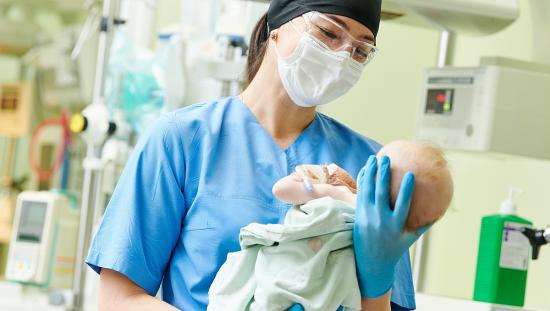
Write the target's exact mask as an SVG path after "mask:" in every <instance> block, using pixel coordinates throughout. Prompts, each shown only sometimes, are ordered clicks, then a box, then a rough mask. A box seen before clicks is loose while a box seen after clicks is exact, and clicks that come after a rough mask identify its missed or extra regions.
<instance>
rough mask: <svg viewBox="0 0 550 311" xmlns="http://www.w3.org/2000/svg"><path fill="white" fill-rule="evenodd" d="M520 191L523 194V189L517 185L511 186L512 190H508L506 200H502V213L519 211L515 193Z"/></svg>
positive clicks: (510, 213)
mask: <svg viewBox="0 0 550 311" xmlns="http://www.w3.org/2000/svg"><path fill="white" fill-rule="evenodd" d="M516 193H519V194H522V193H523V190H522V189H520V188H516V187H510V191H509V192H508V198H506V200H504V201H502V204H500V214H501V215H515V214H516V211H517V205H516V203H515V201H514V197H515V194H516Z"/></svg>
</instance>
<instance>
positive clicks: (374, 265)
mask: <svg viewBox="0 0 550 311" xmlns="http://www.w3.org/2000/svg"><path fill="white" fill-rule="evenodd" d="M377 162H378V161H377V159H376V157H375V156H371V157H370V158H369V159H368V161H367V164H366V165H365V167H363V169H362V170H361V172H360V173H359V176H358V177H357V188H358V192H357V204H356V211H355V224H354V228H353V247H354V249H355V265H356V267H357V279H358V281H359V288H360V290H361V296H362V297H368V298H378V297H381V296H383V295H384V294H386V293H387V292H388V291H389V290H390V289H391V287H392V285H393V282H394V278H395V267H396V265H397V263H398V261H399V259H400V258H401V256H402V255H403V254H404V253H405V251H407V250H408V249H409V247H410V246H411V245H412V244H413V243H414V242H415V241H416V240H417V239H418V238H419V237H420V236H421V235H422V234H423V233H424V232H426V230H428V229H429V226H426V227H423V228H421V229H420V230H418V231H417V232H414V233H409V232H405V231H404V230H403V228H404V226H405V222H406V221H407V217H408V215H409V208H410V205H411V200H412V195H413V192H414V181H415V177H414V175H413V174H412V173H411V172H408V173H407V174H406V175H405V176H404V177H403V181H402V183H401V188H400V191H399V195H398V196H397V200H396V203H395V208H394V209H393V210H392V208H391V206H390V193H391V191H390V187H391V186H390V159H389V158H388V157H386V156H384V157H382V159H381V160H380V167H378V163H377Z"/></svg>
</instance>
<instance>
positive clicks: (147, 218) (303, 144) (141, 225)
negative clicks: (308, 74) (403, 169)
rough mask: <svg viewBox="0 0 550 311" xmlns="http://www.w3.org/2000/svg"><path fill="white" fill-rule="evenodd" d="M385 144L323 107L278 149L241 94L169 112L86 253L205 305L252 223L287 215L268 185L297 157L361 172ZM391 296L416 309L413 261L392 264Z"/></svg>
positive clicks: (147, 285)
mask: <svg viewBox="0 0 550 311" xmlns="http://www.w3.org/2000/svg"><path fill="white" fill-rule="evenodd" d="M379 149H380V145H379V144H377V143H376V142H374V141H372V140H370V139H368V138H365V137H363V136H361V135H360V134H358V133H356V132H354V131H352V130H350V129H349V128H347V127H346V126H344V125H342V124H340V123H338V122H337V121H335V120H333V119H331V118H329V117H327V116H325V115H323V114H321V113H317V114H316V115H315V118H314V120H313V121H312V122H311V123H310V124H309V125H308V126H307V127H306V128H305V129H304V131H303V132H302V133H301V134H300V135H299V136H298V137H297V138H296V140H295V141H294V142H293V143H292V144H291V145H289V146H288V147H287V148H285V149H281V148H280V147H279V146H278V145H277V143H276V142H275V140H274V139H273V138H272V137H271V136H270V135H269V133H268V132H267V131H266V130H265V129H264V128H263V127H262V126H261V125H260V124H259V123H258V121H257V119H256V118H255V116H254V115H253V114H252V112H251V111H250V110H249V109H248V107H247V106H246V105H245V104H244V103H242V102H241V101H240V100H239V99H238V98H237V97H228V98H224V99H221V100H218V101H214V102H210V103H203V104H197V105H193V106H189V107H186V108H183V109H179V110H177V111H175V112H172V113H169V114H166V115H164V116H163V117H161V118H160V120H158V121H157V122H156V123H155V124H154V125H152V126H151V127H150V129H149V130H148V131H147V133H146V134H144V135H143V136H142V137H141V138H140V141H139V142H138V144H137V146H136V148H135V150H134V152H133V154H132V156H131V157H130V159H129V161H128V163H127V165H126V167H125V169H124V171H123V173H122V175H121V177H120V180H119V182H118V184H117V187H116V189H115V191H114V193H113V196H112V197H111V201H110V202H109V205H108V206H107V209H106V212H105V216H104V219H103V222H102V223H101V226H100V228H99V230H98V232H97V234H96V236H95V238H94V241H93V243H92V246H91V249H90V252H89V255H88V258H87V260H86V262H87V263H88V264H89V265H90V266H91V267H92V268H93V269H94V270H95V271H97V272H99V271H100V269H101V268H108V269H112V270H115V271H118V272H120V273H122V274H124V275H126V276H127V277H128V278H129V279H131V280H132V281H133V282H135V283H136V284H137V285H139V286H140V287H142V288H143V289H145V290H146V291H147V292H148V293H149V294H151V295H155V294H156V292H157V291H158V289H159V287H160V285H161V283H162V286H163V299H164V300H165V301H166V302H168V303H170V304H171V305H173V306H175V307H176V308H178V309H182V310H205V309H206V306H207V304H208V289H209V288H210V285H211V283H212V281H213V280H214V277H215V276H216V273H217V271H218V270H219V268H220V267H221V265H222V264H223V263H224V261H225V260H226V257H227V254H228V253H230V252H236V251H239V250H240V247H239V230H240V228H241V227H244V226H246V225H248V224H249V223H252V222H255V223H262V224H267V223H281V222H282V221H283V219H284V215H285V213H286V211H287V210H288V209H289V208H290V205H288V204H285V203H282V202H280V201H278V200H277V199H276V198H274V196H273V195H272V192H271V188H272V187H273V185H274V184H275V182H276V181H277V180H279V179H280V178H282V177H284V176H286V175H288V174H289V173H291V172H293V171H294V168H295V167H296V165H299V164H308V163H312V164H322V163H335V164H337V165H339V166H340V167H342V168H344V169H345V170H346V171H348V172H349V173H350V174H351V175H352V176H356V175H357V174H358V172H359V171H360V169H361V168H362V167H363V166H364V164H365V161H366V160H367V159H368V157H369V156H370V155H372V154H375V153H376V152H377V151H378V150H379ZM392 302H393V303H395V304H397V305H399V306H402V307H404V308H406V309H414V308H415V301H414V289H413V286H412V277H411V269H410V261H409V256H408V254H405V255H404V256H403V258H402V259H401V261H400V262H399V264H398V266H397V270H396V281H395V283H394V287H393V289H392Z"/></svg>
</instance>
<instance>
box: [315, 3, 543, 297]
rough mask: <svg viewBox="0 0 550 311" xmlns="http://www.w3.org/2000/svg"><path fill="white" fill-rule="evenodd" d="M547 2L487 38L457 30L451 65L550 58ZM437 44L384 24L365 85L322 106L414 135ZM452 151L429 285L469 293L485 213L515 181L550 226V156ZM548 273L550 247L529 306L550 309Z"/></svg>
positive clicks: (434, 37) (535, 271)
mask: <svg viewBox="0 0 550 311" xmlns="http://www.w3.org/2000/svg"><path fill="white" fill-rule="evenodd" d="M548 3H549V2H548V1H539V0H521V1H520V4H521V9H522V13H521V16H520V18H519V20H518V21H516V22H515V23H514V24H513V25H511V26H510V27H509V28H507V29H505V30H503V31H501V32H499V33H497V34H495V35H491V36H485V37H478V38H474V37H468V36H460V35H459V36H457V38H456V41H455V46H454V49H453V51H452V55H453V56H452V57H451V64H453V65H457V66H476V65H477V64H478V63H479V58H480V57H481V56H503V57H510V58H516V59H522V60H528V61H538V62H548V63H550V44H549V43H548V42H549V41H550V33H549V32H548V29H550V5H549V4H548ZM437 45H438V33H437V32H436V31H435V30H426V29H420V28H414V27H409V26H404V25H400V24H397V23H382V27H381V32H380V38H379V46H380V48H381V52H380V54H379V55H378V56H377V57H376V59H375V61H374V62H373V63H372V64H370V65H369V67H368V69H367V70H366V72H365V74H364V76H363V77H362V80H361V81H360V83H359V85H358V86H357V87H356V88H354V89H353V91H352V92H351V93H350V94H348V95H347V96H346V97H345V98H343V99H341V100H339V101H338V102H337V103H333V104H331V105H329V106H327V107H326V108H323V111H324V112H326V113H327V114H329V115H331V116H334V117H336V118H337V119H339V120H341V121H343V122H344V123H346V124H348V125H350V126H351V127H353V128H354V129H356V130H358V131H360V132H361V133H363V134H365V135H368V136H370V137H373V138H374V139H376V140H379V141H380V142H383V143H385V142H388V141H391V140H394V139H399V138H412V137H414V128H415V121H416V120H415V113H416V109H417V106H418V97H419V95H420V94H419V87H420V78H421V72H422V69H423V68H424V67H427V66H434V65H435V62H436V51H437ZM549 87H550V86H549ZM543 101H546V102H548V101H549V100H548V99H542V98H541V102H543ZM549 122H550V121H549ZM549 135H550V133H549ZM526 139H528V138H526ZM511 143H513V142H511ZM447 156H448V159H449V162H450V165H451V169H452V171H453V175H454V179H455V188H456V194H455V198H454V202H453V205H452V208H451V210H450V211H449V213H448V214H447V215H446V217H445V218H444V219H443V220H442V221H441V222H439V223H438V224H437V225H436V226H435V227H434V228H433V229H432V231H431V234H430V236H429V241H428V243H429V247H428V253H427V258H426V262H425V264H426V266H427V267H428V268H427V269H425V270H424V273H423V283H422V284H423V286H422V290H423V291H425V292H428V293H431V294H437V295H444V296H452V297H460V298H467V299H470V298H471V297H472V293H473V284H474V278H475V266H476V260H477V247H478V239H479V225H480V221H481V217H482V216H484V215H487V214H491V213H495V212H497V211H498V208H499V205H500V202H501V201H502V200H503V199H504V198H505V196H506V195H507V189H508V187H509V186H510V185H514V186H518V187H521V188H523V189H524V190H525V194H524V195H522V196H520V197H519V198H518V204H519V214H520V215H521V216H523V217H525V218H527V219H530V220H532V221H534V223H535V225H536V226H539V227H541V226H545V225H548V224H550V162H548V161H538V160H532V159H525V158H517V157H509V156H497V155H488V154H478V153H467V152H448V153H447ZM549 279H550V247H547V249H542V251H541V256H540V259H539V260H538V261H536V262H532V264H531V266H530V269H529V277H528V285H527V286H528V289H527V291H528V292H527V297H526V304H527V306H530V307H537V308H550V295H548V291H549V289H550V285H548V280H549Z"/></svg>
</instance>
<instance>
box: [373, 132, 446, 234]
mask: <svg viewBox="0 0 550 311" xmlns="http://www.w3.org/2000/svg"><path fill="white" fill-rule="evenodd" d="M382 156H388V157H389V158H390V160H391V203H392V206H394V205H395V201H396V199H397V194H398V193H399V189H400V187H401V181H402V180H403V177H404V175H405V174H406V173H407V172H408V171H411V172H413V173H414V174H415V177H416V179H415V180H416V182H415V188H414V195H413V199H412V203H411V209H410V212H409V217H408V219H407V223H406V225H405V229H406V230H408V231H416V230H418V229H420V228H421V227H423V226H425V225H427V224H431V223H434V222H435V221H437V220H438V219H439V218H441V217H442V216H443V214H445V212H446V211H447V208H448V207H449V205H450V203H451V199H452V196H453V182H452V178H451V175H450V172H449V170H448V168H447V162H446V160H445V158H444V157H443V155H442V153H441V151H440V150H439V149H437V148H435V147H433V146H431V145H429V144H425V143H419V142H413V141H396V142H392V143H390V144H388V145H386V146H385V147H384V148H382V150H380V152H379V153H378V157H379V158H380V157H382Z"/></svg>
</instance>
